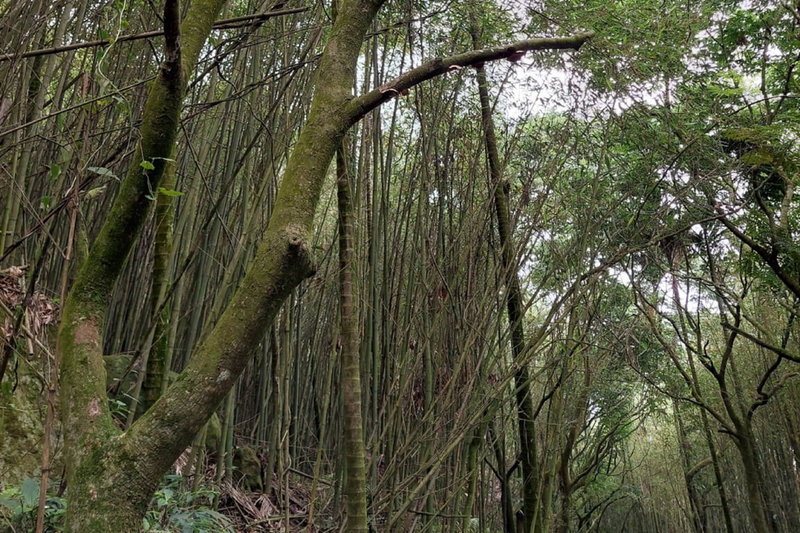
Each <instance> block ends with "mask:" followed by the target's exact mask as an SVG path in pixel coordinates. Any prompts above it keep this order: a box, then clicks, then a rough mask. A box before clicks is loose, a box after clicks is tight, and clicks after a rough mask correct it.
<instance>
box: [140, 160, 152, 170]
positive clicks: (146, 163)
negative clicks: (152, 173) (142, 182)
mask: <svg viewBox="0 0 800 533" xmlns="http://www.w3.org/2000/svg"><path fill="white" fill-rule="evenodd" d="M139 166H140V167H142V168H143V169H145V170H153V169H155V168H156V167H155V166H153V163H151V162H150V161H142V162H141V163H139Z"/></svg>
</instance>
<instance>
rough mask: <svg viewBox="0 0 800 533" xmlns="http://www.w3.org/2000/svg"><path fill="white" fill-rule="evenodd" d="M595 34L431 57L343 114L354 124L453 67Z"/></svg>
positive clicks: (576, 43) (566, 44)
mask: <svg viewBox="0 0 800 533" xmlns="http://www.w3.org/2000/svg"><path fill="white" fill-rule="evenodd" d="M593 36H594V32H584V33H578V34H575V35H571V36H568V37H540V38H537V39H525V40H523V41H517V42H515V43H511V44H509V45H505V46H497V47H493V48H484V49H482V50H472V51H470V52H464V53H461V54H456V55H454V56H450V57H446V58H435V59H431V60H430V61H427V62H425V63H423V64H422V65H420V66H418V67H417V68H415V69H412V70H409V71H408V72H406V73H404V74H401V75H400V76H398V77H396V78H394V79H393V80H391V81H389V82H387V83H385V84H383V85H381V86H380V87H378V88H377V89H373V90H372V91H370V92H368V93H366V94H364V95H362V96H359V97H357V98H355V99H353V100H352V101H351V102H350V103H349V104H348V105H347V110H346V114H347V116H348V120H349V121H350V124H351V125H352V124H355V123H356V122H358V121H359V120H361V118H362V117H363V116H364V115H366V114H367V113H369V112H370V111H372V110H373V109H375V108H376V107H378V106H379V105H381V104H383V103H384V102H386V101H388V100H390V99H392V98H394V97H395V96H398V95H400V94H402V93H403V92H404V91H407V90H408V89H410V88H411V87H413V86H415V85H418V84H420V83H422V82H423V81H426V80H429V79H431V78H435V77H436V76H440V75H442V74H445V73H447V72H450V71H453V70H459V69H461V68H464V67H471V66H475V65H480V64H483V63H486V62H488V61H497V60H498V59H508V60H509V61H517V60H519V59H520V58H521V57H522V55H524V54H525V52H530V51H535V50H578V49H579V48H580V47H581V46H582V45H583V43H585V42H586V41H588V40H589V39H591V38H592V37H593Z"/></svg>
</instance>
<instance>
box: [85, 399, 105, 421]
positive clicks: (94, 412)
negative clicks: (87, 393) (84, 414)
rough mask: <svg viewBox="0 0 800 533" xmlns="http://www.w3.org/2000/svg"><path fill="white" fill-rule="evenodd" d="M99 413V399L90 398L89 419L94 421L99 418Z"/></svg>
mask: <svg viewBox="0 0 800 533" xmlns="http://www.w3.org/2000/svg"><path fill="white" fill-rule="evenodd" d="M101 412H102V411H101V410H100V399H99V398H92V401H90V402H89V409H88V414H89V419H90V420H94V419H95V418H97V417H98V416H100V413H101Z"/></svg>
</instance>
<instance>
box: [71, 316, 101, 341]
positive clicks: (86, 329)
mask: <svg viewBox="0 0 800 533" xmlns="http://www.w3.org/2000/svg"><path fill="white" fill-rule="evenodd" d="M75 343H76V344H89V345H91V346H94V347H99V346H100V330H99V328H98V327H97V325H96V324H95V323H94V321H92V320H86V321H83V322H81V323H80V324H78V327H76V328H75Z"/></svg>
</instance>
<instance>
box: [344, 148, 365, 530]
mask: <svg viewBox="0 0 800 533" xmlns="http://www.w3.org/2000/svg"><path fill="white" fill-rule="evenodd" d="M336 187H337V192H338V200H339V305H340V309H341V324H342V325H341V338H342V377H341V381H342V403H343V406H342V410H343V411H344V443H343V454H344V467H345V476H344V478H345V479H344V491H343V493H344V499H345V508H346V510H347V518H346V520H347V522H346V527H345V530H346V531H348V532H351V531H352V532H366V531H367V489H366V482H367V480H366V468H365V465H364V430H363V426H362V420H361V365H360V360H361V357H360V355H359V346H358V338H359V337H358V313H357V310H356V308H355V303H354V302H355V298H353V277H352V276H353V275H352V271H353V264H352V258H353V255H354V254H353V252H354V250H353V204H352V199H351V196H350V181H349V177H348V170H347V161H346V159H345V155H344V147H341V148H339V150H338V151H337V152H336Z"/></svg>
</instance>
